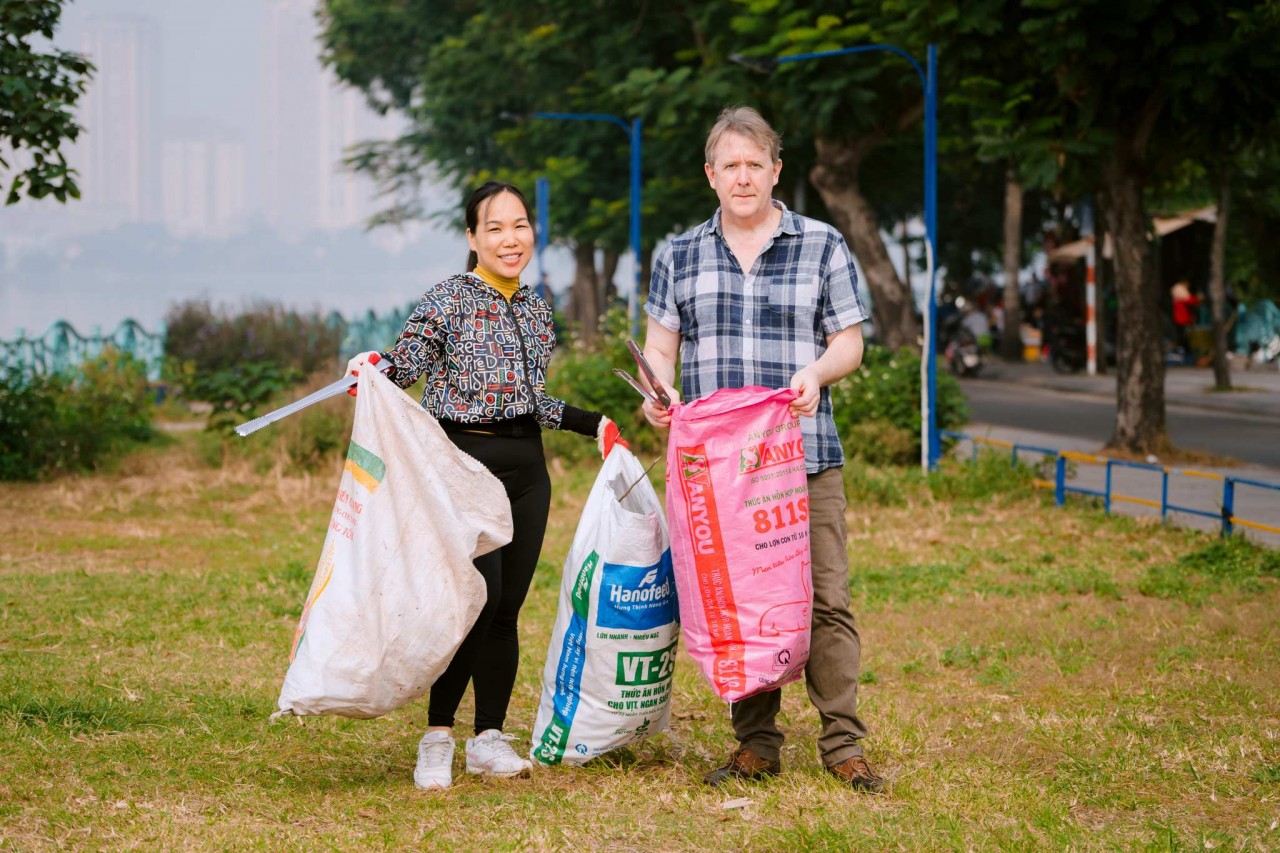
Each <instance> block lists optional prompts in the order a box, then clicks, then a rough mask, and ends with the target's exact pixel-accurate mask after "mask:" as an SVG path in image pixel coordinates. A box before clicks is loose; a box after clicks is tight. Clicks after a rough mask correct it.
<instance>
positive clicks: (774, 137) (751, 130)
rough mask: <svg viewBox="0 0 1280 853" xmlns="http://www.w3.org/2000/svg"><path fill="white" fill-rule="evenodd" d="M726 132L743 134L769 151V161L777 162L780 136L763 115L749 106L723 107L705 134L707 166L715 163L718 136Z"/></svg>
mask: <svg viewBox="0 0 1280 853" xmlns="http://www.w3.org/2000/svg"><path fill="white" fill-rule="evenodd" d="M726 133H736V134H738V135H739V136H745V137H746V138H747V139H750V140H751V141H752V142H754V143H755V144H756V145H759V146H760V147H761V148H763V149H764V150H765V151H767V152H769V162H770V163H776V162H778V157H779V156H780V155H781V154H782V137H780V136H778V132H777V131H776V130H774V129H773V127H772V126H771V125H770V124H769V122H767V121H765V120H764V116H762V115H760V113H758V112H756V111H755V110H754V109H752V108H751V107H744V106H736V107H725V108H724V110H723V111H722V112H721V113H720V117H719V118H717V119H716V123H715V124H714V125H712V127H711V132H710V133H708V134H707V148H706V151H705V154H706V158H707V165H708V166H714V165H715V157H716V146H717V145H719V144H720V138H721V137H722V136H724V135H725V134H726Z"/></svg>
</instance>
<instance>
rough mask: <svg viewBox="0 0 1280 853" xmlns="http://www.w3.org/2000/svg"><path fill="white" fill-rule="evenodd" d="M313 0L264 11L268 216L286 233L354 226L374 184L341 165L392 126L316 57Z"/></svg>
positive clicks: (282, 1) (367, 209) (370, 205)
mask: <svg viewBox="0 0 1280 853" xmlns="http://www.w3.org/2000/svg"><path fill="white" fill-rule="evenodd" d="M318 34H319V30H318V24H317V22H316V19H315V3H314V0H275V2H274V3H273V4H272V5H271V7H270V9H269V11H268V13H267V38H266V42H265V48H266V51H267V56H266V61H265V63H264V67H265V69H266V99H265V100H266V116H267V119H266V133H267V141H266V170H265V179H264V183H265V190H266V192H265V196H266V197H265V200H264V201H265V203H264V207H265V212H266V217H267V221H268V222H271V223H272V224H273V225H275V226H276V227H277V228H278V229H280V231H281V232H282V233H284V234H285V235H286V236H290V237H297V236H299V235H300V234H302V233H303V232H305V231H307V230H309V229H337V228H346V227H349V226H352V225H358V224H360V223H361V222H363V221H364V220H365V219H366V218H367V217H368V216H369V215H370V214H372V213H373V212H374V211H375V210H376V209H377V205H378V202H377V201H375V196H376V192H377V191H376V188H375V186H374V185H373V182H372V181H371V180H370V179H369V178H368V177H366V176H364V175H357V174H354V173H352V172H351V171H350V170H349V169H348V168H347V167H346V166H345V165H344V164H343V159H344V157H346V156H347V153H348V148H349V147H350V146H351V145H354V144H356V143H358V142H362V141H365V140H369V139H377V138H382V139H386V138H389V137H390V136H391V135H392V133H393V124H392V122H390V121H389V120H387V119H384V118H382V117H381V116H379V115H378V114H377V113H375V112H374V111H373V110H371V109H370V108H369V107H368V106H367V105H366V104H365V102H364V99H363V96H362V95H360V93H359V92H356V91H355V90H353V89H351V88H349V87H344V86H341V85H339V83H338V81H337V80H336V79H335V77H334V76H333V74H332V72H330V71H329V70H328V69H325V68H324V67H323V66H322V65H321V63H320V58H319V51H320V47H319V42H318V40H317V36H318Z"/></svg>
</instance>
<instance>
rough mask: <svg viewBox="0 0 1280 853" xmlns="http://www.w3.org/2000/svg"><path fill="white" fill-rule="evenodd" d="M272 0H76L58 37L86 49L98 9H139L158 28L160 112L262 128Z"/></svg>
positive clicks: (114, 12)
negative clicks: (85, 29) (86, 26)
mask: <svg viewBox="0 0 1280 853" xmlns="http://www.w3.org/2000/svg"><path fill="white" fill-rule="evenodd" d="M267 2H268V0H214V2H200V0H73V2H71V3H69V4H68V5H66V6H65V7H63V13H62V27H61V28H60V30H59V31H58V33H57V34H56V35H55V38H54V42H55V43H56V44H58V45H59V46H60V47H64V48H66V49H69V50H79V49H80V33H81V27H82V25H83V23H84V21H85V19H87V18H89V17H93V16H103V17H121V16H136V17H139V18H146V19H150V20H152V21H154V22H155V24H156V27H157V29H158V35H159V44H158V52H159V66H160V67H159V71H160V79H159V80H158V81H157V82H158V90H159V98H160V103H159V106H160V114H161V115H160V118H161V120H162V128H163V120H164V119H166V118H169V119H175V118H186V117H199V118H205V119H212V120H216V121H217V122H218V123H220V124H225V125H226V126H227V127H231V128H239V129H243V130H244V131H245V132H246V133H248V132H252V131H253V130H256V128H257V125H258V122H259V120H260V116H259V113H258V110H256V109H253V110H246V109H245V105H246V103H253V102H254V99H255V94H254V93H255V90H256V89H257V87H258V86H259V85H260V81H261V78H262V69H261V64H262V55H261V43H262V36H263V32H264V31H265V26H264V24H265V21H266V10H267Z"/></svg>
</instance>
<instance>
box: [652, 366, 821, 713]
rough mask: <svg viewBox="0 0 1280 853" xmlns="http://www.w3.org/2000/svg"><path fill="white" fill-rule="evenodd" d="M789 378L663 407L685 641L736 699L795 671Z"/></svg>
mask: <svg viewBox="0 0 1280 853" xmlns="http://www.w3.org/2000/svg"><path fill="white" fill-rule="evenodd" d="M795 398H796V394H795V392H794V391H791V390H790V389H782V390H777V391H773V390H769V389H767V388H757V387H751V388H740V389H722V390H720V391H716V392H715V393H713V394H711V395H709V396H707V397H705V398H703V399H701V400H695V401H694V402H692V403H687V404H680V403H677V404H676V405H675V406H674V407H673V408H672V417H671V435H670V438H669V440H668V444H667V518H668V520H669V522H670V524H671V553H672V559H673V564H674V568H675V576H676V590H677V591H678V593H679V600H680V621H681V624H682V628H683V631H684V640H685V648H686V649H688V651H689V654H690V656H692V657H693V659H694V661H696V662H697V664H698V666H699V668H700V669H701V670H702V674H703V675H704V676H706V679H707V681H708V682H710V684H711V687H712V689H714V690H715V692H716V694H717V695H719V696H720V697H721V698H722V699H727V700H729V701H731V702H736V701H738V700H740V699H745V698H746V697H748V696H751V695H753V694H755V693H759V692H761V691H765V690H772V689H774V688H777V687H781V686H782V685H783V684H786V683H788V682H791V681H795V680H796V679H797V678H799V677H800V675H801V673H802V672H803V670H804V665H805V662H806V661H807V660H808V659H809V636H810V627H811V624H810V623H811V619H812V611H813V583H812V568H811V566H810V562H809V488H808V479H807V476H806V474H805V467H804V439H803V437H802V436H801V429H800V421H799V420H798V419H797V418H794V417H792V415H791V413H790V411H789V410H788V404H790V403H791V401H792V400H794V399H795Z"/></svg>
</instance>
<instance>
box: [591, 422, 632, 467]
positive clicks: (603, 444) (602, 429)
mask: <svg viewBox="0 0 1280 853" xmlns="http://www.w3.org/2000/svg"><path fill="white" fill-rule="evenodd" d="M619 444H621V445H622V446H623V447H630V446H631V445H629V444H627V443H626V442H625V441H623V440H622V430H620V429H618V425H617V424H615V423H614V422H613V421H611V420H609V419H608V418H607V417H605V416H604V415H601V416H600V426H598V427H596V447H598V448H600V458H601V459H608V458H609V454H610V453H611V452H612V451H613V448H614V447H616V446H617V445H619Z"/></svg>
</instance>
